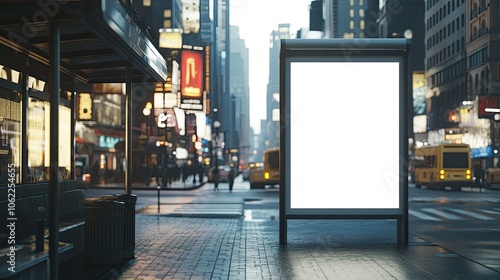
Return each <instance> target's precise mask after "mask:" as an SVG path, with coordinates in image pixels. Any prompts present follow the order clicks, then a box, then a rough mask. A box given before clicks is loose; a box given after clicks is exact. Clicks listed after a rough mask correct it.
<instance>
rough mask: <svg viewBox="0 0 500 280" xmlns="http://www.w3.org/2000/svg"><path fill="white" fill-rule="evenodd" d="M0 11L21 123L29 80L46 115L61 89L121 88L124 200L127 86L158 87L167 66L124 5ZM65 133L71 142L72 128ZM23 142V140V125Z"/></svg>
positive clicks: (55, 199)
mask: <svg viewBox="0 0 500 280" xmlns="http://www.w3.org/2000/svg"><path fill="white" fill-rule="evenodd" d="M0 6H1V9H2V15H1V16H0V50H1V52H0V64H1V65H4V66H6V67H9V68H12V69H16V70H17V71H19V72H20V73H21V75H20V76H21V78H20V84H21V95H22V98H23V100H22V104H23V109H22V119H26V117H27V109H26V104H27V103H28V102H27V101H28V96H29V86H28V79H29V77H35V78H36V79H39V80H43V81H46V82H47V84H48V94H49V102H50V106H51V108H58V106H59V102H60V96H61V95H60V94H61V92H60V90H61V89H65V90H67V91H70V92H73V93H74V92H75V91H76V89H77V88H78V86H79V85H85V84H92V83H125V84H126V109H125V112H126V113H125V114H126V121H125V124H126V131H125V137H126V143H125V157H126V161H127V169H126V175H125V193H127V194H130V192H131V180H130V178H131V175H130V170H131V167H132V165H131V150H132V143H131V133H132V114H131V109H132V84H133V83H147V82H162V81H165V80H166V76H167V67H166V62H165V60H164V58H163V57H162V56H161V55H160V53H159V52H158V50H157V49H156V48H155V47H154V45H153V43H152V42H151V38H150V37H148V36H147V32H146V31H145V30H144V26H143V23H144V22H138V21H137V14H134V11H133V10H131V5H130V1H128V0H120V1H119V0H60V1H55V0H54V1H52V0H46V1H40V0H5V1H2V2H1V4H0ZM73 99H74V98H73ZM73 105H74V104H73ZM73 110H74V106H73ZM73 116H74V114H73ZM58 118H59V115H58V110H50V158H51V159H52V160H51V163H50V165H51V166H50V174H51V176H50V182H49V186H50V188H49V189H50V190H49V197H50V202H49V206H50V207H49V215H48V217H49V232H50V240H49V258H50V273H51V278H52V279H55V278H57V273H58V268H57V267H58V242H59V239H58V226H59V225H58V218H57V217H58V213H59V207H60V205H59V183H60V182H59V179H58V176H57V170H58V166H59V164H58V145H59V143H58V137H57V136H58V134H59V128H58ZM71 129H72V131H71V135H72V136H73V138H74V120H73V125H72V128H71ZM21 134H22V135H27V126H26V125H23V126H22V128H21ZM72 143H74V141H72ZM72 145H74V144H72ZM21 148H22V149H23V150H27V139H26V137H22V143H21ZM72 150H73V151H74V149H72ZM73 153H74V152H73ZM72 156H74V154H72ZM27 169H28V158H27V153H24V154H23V156H22V166H20V170H21V177H23V176H26V175H25V174H27V172H26V171H27ZM73 169H74V168H73ZM72 172H74V170H73V171H72ZM20 182H21V184H20V185H22V184H23V182H26V180H23V179H22V178H21V180H20Z"/></svg>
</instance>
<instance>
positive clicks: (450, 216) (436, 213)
mask: <svg viewBox="0 0 500 280" xmlns="http://www.w3.org/2000/svg"><path fill="white" fill-rule="evenodd" d="M422 211H425V212H429V213H432V214H435V215H438V216H441V217H444V218H446V219H450V220H463V219H462V218H460V217H459V216H457V215H453V214H449V213H446V212H444V211H441V210H437V209H432V208H423V209H422Z"/></svg>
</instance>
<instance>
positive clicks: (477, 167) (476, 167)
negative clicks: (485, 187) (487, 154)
mask: <svg viewBox="0 0 500 280" xmlns="http://www.w3.org/2000/svg"><path fill="white" fill-rule="evenodd" d="M482 173H483V172H482V169H481V165H479V163H476V165H474V177H475V180H474V182H475V183H476V184H480V183H481V181H480V180H481V175H482Z"/></svg>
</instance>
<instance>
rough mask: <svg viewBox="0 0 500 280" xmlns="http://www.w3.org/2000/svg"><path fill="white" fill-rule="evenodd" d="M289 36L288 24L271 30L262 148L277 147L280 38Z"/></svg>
mask: <svg viewBox="0 0 500 280" xmlns="http://www.w3.org/2000/svg"><path fill="white" fill-rule="evenodd" d="M288 38H290V24H288V23H282V24H279V25H278V29H277V30H273V31H272V32H271V35H270V38H269V43H270V48H269V82H268V84H267V93H266V125H265V126H264V127H261V134H262V139H263V140H264V143H262V144H263V145H261V146H260V147H261V148H262V149H266V148H273V147H278V146H279V144H280V142H279V139H280V138H279V137H280V134H279V131H280V129H279V128H280V124H279V110H280V105H279V92H280V87H279V86H280V84H279V83H280V63H279V61H280V49H281V39H288Z"/></svg>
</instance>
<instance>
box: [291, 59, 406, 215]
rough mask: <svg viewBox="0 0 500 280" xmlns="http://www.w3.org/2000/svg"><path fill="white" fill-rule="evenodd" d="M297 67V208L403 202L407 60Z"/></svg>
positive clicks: (294, 76)
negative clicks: (404, 69)
mask: <svg viewBox="0 0 500 280" xmlns="http://www.w3.org/2000/svg"><path fill="white" fill-rule="evenodd" d="M400 60H401V59H399V58H387V59H386V60H385V61H380V60H376V59H368V61H367V60H366V59H354V60H352V59H351V60H350V61H300V60H299V61H294V60H292V61H291V62H290V66H289V75H290V76H289V82H290V84H289V85H290V86H289V102H290V103H289V139H288V140H289V143H288V144H289V148H290V149H289V152H290V154H289V159H287V160H289V168H290V170H289V176H290V177H289V181H288V182H289V192H288V194H289V199H290V200H289V207H288V210H289V211H288V212H290V213H300V211H299V212H296V211H293V210H294V209H399V208H400V186H401V185H400V163H401V162H400V158H401V157H400V153H401V147H400V140H401V135H400V129H401V123H400V122H402V121H403V120H402V119H401V100H400V99H401V98H403V97H400V93H401V92H402V90H401V89H402V81H400V78H401V73H402V61H400Z"/></svg>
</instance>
